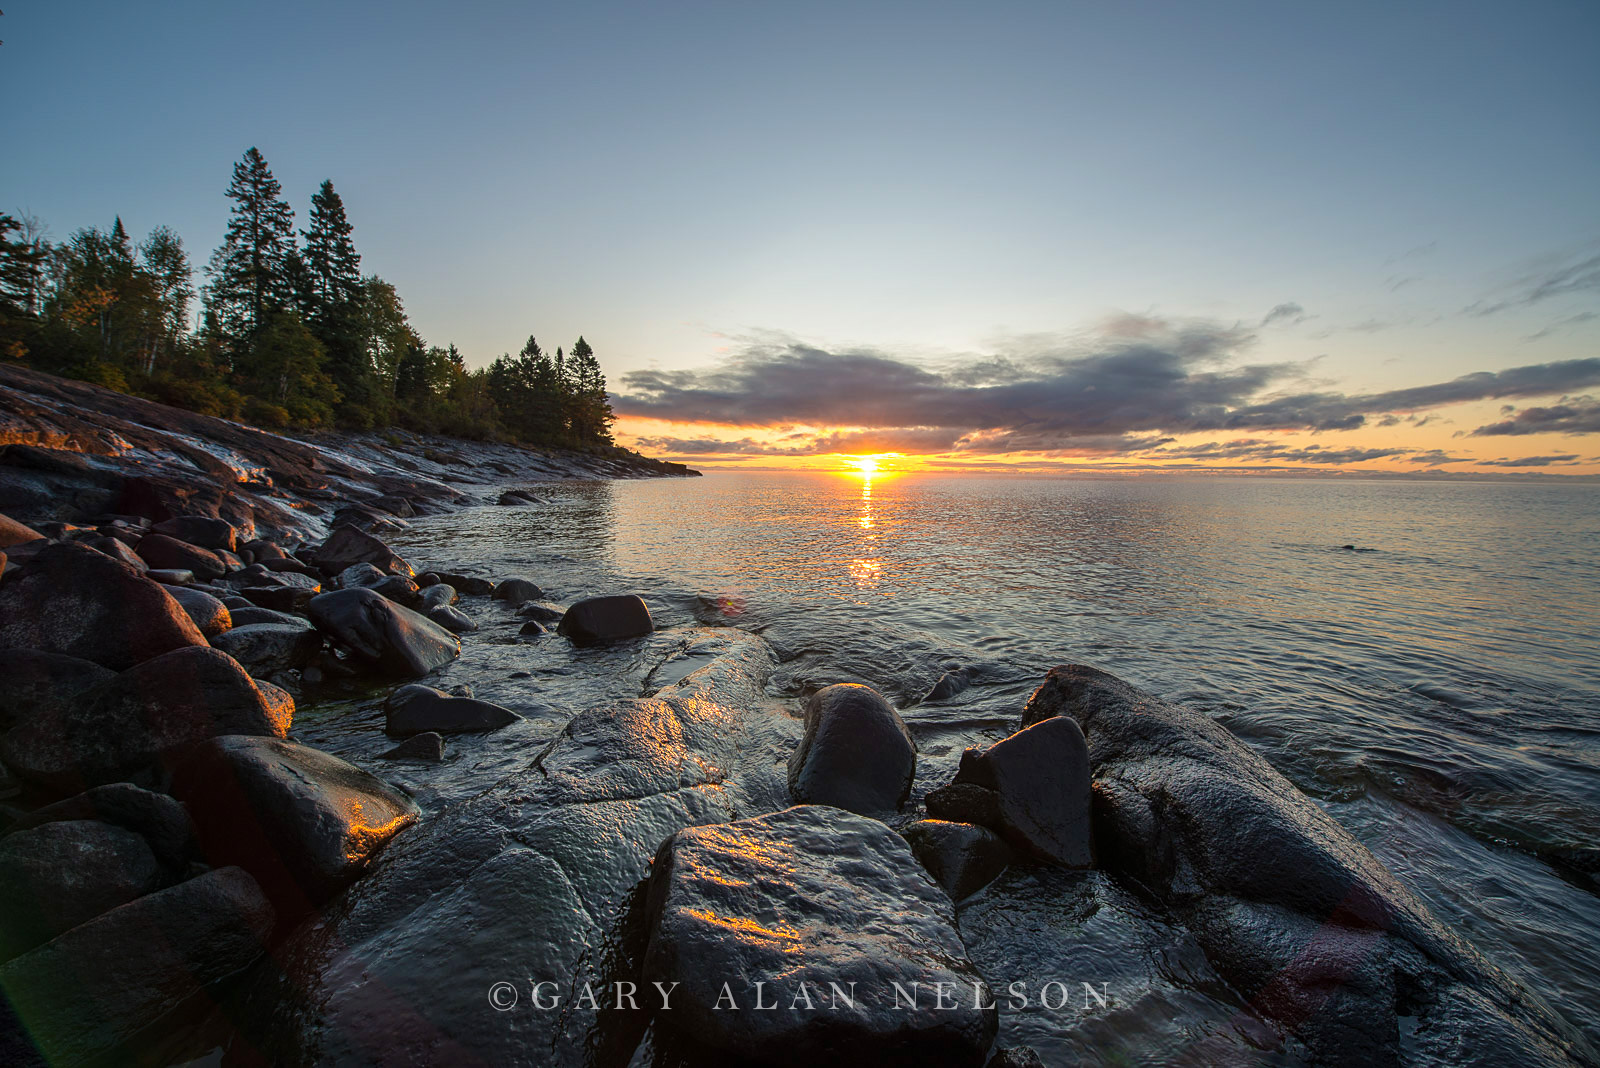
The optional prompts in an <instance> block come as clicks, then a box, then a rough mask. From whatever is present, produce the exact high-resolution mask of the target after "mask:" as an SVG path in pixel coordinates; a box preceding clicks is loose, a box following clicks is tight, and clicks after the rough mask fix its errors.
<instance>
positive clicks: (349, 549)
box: [315, 524, 412, 577]
mask: <svg viewBox="0 0 1600 1068" xmlns="http://www.w3.org/2000/svg"><path fill="white" fill-rule="evenodd" d="M315 556H316V561H317V566H318V567H320V568H322V570H323V572H324V573H326V574H338V573H339V572H341V571H343V570H344V569H345V568H347V567H349V566H350V565H351V564H371V565H373V566H374V567H376V568H377V569H378V570H379V571H383V572H386V573H388V574H391V575H406V576H408V577H409V576H410V575H411V574H412V571H411V565H410V564H408V563H406V562H405V560H404V559H403V558H402V557H401V556H400V555H399V554H398V553H396V552H395V551H394V550H392V549H390V548H389V547H388V546H387V545H385V544H384V543H383V542H381V541H379V540H378V539H377V538H375V537H373V536H372V535H371V534H368V533H366V532H365V531H362V530H357V529H356V528H355V527H353V526H350V525H348V524H346V525H345V526H342V527H340V528H339V529H338V530H335V531H334V532H333V533H332V534H330V535H328V540H327V541H324V542H323V543H322V544H321V545H320V546H318V547H317V550H316V553H315Z"/></svg>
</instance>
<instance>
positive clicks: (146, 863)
mask: <svg viewBox="0 0 1600 1068" xmlns="http://www.w3.org/2000/svg"><path fill="white" fill-rule="evenodd" d="M161 882H162V871H161V866H160V865H159V864H158V863H157V862H156V858H155V855H154V854H152V853H151V851H150V847H149V846H148V845H146V844H145V840H144V839H143V838H141V837H140V836H139V835H137V834H134V833H133V832H132V831H127V830H124V829H122V828H121V827H113V826H111V825H110V824H108V823H100V822H98V821H95V820H70V821H66V822H60V823H47V824H44V825H43V826H39V827H32V828H29V829H27V830H22V831H17V832H14V833H12V834H9V835H7V836H6V837H5V838H4V839H0V961H4V960H10V959H11V958H12V957H15V956H17V955H18V954H21V953H26V952H27V951H28V950H30V949H32V948H34V947H35V946H38V945H41V944H43V943H45V942H48V941H49V940H50V939H52V938H54V937H55V936H56V935H58V934H61V933H62V932H63V931H68V930H71V929H72V928H74V927H76V926H78V924H80V923H83V922H85V921H86V920H91V919H93V918H94V917H96V916H98V915H100V914H101V913H102V912H106V911H108V910H110V909H114V908H116V907H117V906H118V905H124V904H127V903H128V902H129V901H132V900H133V899H134V898H136V897H142V896H143V895H145V894H148V893H150V892H151V891H152V890H155V889H156V888H157V887H159V886H160V885H161Z"/></svg>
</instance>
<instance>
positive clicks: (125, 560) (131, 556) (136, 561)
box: [79, 538, 150, 574]
mask: <svg viewBox="0 0 1600 1068" xmlns="http://www.w3.org/2000/svg"><path fill="white" fill-rule="evenodd" d="M79 544H80V545H87V546H88V547H89V548H91V549H94V550H95V551H96V552H102V553H105V554H106V555H107V556H109V557H111V559H113V560H115V561H117V562H118V563H122V564H127V565H128V566H129V567H131V568H133V569H134V570H135V571H137V572H139V573H140V574H144V573H145V572H147V571H149V570H150V565H149V564H147V563H145V562H144V559H143V558H142V557H140V555H139V554H138V553H136V552H134V551H133V550H132V549H130V548H128V546H127V545H126V544H125V543H123V542H122V541H119V540H118V539H116V538H84V539H82V540H81V541H80V542H79Z"/></svg>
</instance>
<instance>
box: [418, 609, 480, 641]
mask: <svg viewBox="0 0 1600 1068" xmlns="http://www.w3.org/2000/svg"><path fill="white" fill-rule="evenodd" d="M427 615H428V618H429V619H431V620H432V621H433V622H435V623H437V624H439V626H441V627H443V628H444V629H445V630H447V631H449V632H450V633H451V634H467V633H469V632H471V631H475V630H477V629H478V625H477V624H476V623H474V622H473V621H472V619H471V617H469V616H468V615H467V614H466V613H465V612H463V611H461V610H460V609H459V608H454V607H452V606H450V605H447V604H442V605H439V606H438V607H437V608H430V609H428V613H427Z"/></svg>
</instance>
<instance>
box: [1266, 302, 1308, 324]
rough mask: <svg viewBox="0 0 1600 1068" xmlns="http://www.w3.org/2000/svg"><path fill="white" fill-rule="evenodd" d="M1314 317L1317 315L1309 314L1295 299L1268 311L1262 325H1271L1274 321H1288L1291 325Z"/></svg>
mask: <svg viewBox="0 0 1600 1068" xmlns="http://www.w3.org/2000/svg"><path fill="white" fill-rule="evenodd" d="M1313 318H1315V316H1312V315H1307V314H1306V310H1305V309H1304V308H1302V307H1301V306H1300V305H1298V304H1296V303H1295V302H1294V301H1289V302H1288V303H1286V304H1279V305H1278V306H1277V307H1275V308H1273V309H1272V310H1271V311H1269V312H1267V314H1266V317H1265V318H1263V319H1262V320H1261V325H1262V326H1271V325H1272V324H1273V323H1287V324H1288V325H1289V326H1295V325H1296V324H1298V323H1303V322H1305V321H1306V320H1307V319H1313Z"/></svg>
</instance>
